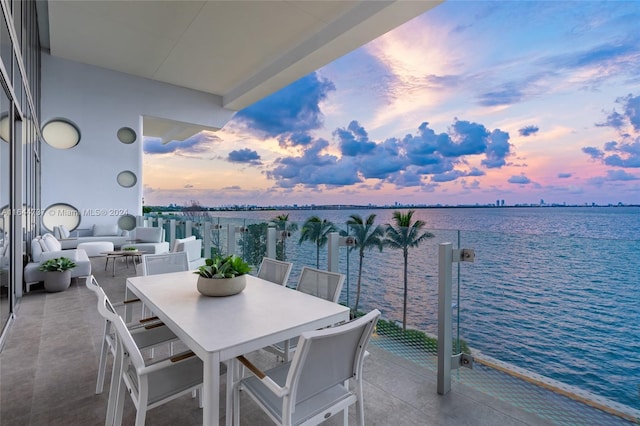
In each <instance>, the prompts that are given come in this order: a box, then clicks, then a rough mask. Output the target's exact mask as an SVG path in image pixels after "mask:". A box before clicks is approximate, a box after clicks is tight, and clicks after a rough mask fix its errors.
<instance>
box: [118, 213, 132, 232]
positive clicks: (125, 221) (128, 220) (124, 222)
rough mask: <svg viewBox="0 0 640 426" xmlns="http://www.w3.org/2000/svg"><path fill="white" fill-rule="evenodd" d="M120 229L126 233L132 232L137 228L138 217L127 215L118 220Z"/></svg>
mask: <svg viewBox="0 0 640 426" xmlns="http://www.w3.org/2000/svg"><path fill="white" fill-rule="evenodd" d="M118 227H119V228H120V229H124V230H125V231H131V230H133V229H134V228H135V227H136V217H135V216H134V215H132V214H125V215H122V216H120V217H119V218H118Z"/></svg>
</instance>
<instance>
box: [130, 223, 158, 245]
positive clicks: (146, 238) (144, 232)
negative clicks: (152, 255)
mask: <svg viewBox="0 0 640 426" xmlns="http://www.w3.org/2000/svg"><path fill="white" fill-rule="evenodd" d="M162 231H163V229H162V228H150V227H149V228H145V227H140V228H136V230H135V232H136V242H141V243H159V242H162Z"/></svg>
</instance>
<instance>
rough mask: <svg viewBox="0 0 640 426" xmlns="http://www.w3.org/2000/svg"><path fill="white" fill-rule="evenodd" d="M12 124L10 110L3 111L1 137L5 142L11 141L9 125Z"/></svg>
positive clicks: (0, 123)
mask: <svg viewBox="0 0 640 426" xmlns="http://www.w3.org/2000/svg"><path fill="white" fill-rule="evenodd" d="M10 124H11V119H10V118H9V113H8V112H3V113H2V114H0V139H2V140H3V141H5V142H9V138H10V137H11V134H10V132H9V125H10Z"/></svg>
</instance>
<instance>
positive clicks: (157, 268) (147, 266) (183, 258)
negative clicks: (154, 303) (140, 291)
mask: <svg viewBox="0 0 640 426" xmlns="http://www.w3.org/2000/svg"><path fill="white" fill-rule="evenodd" d="M188 270H189V258H188V257H187V253H186V252H177V253H162V254H143V255H142V275H158V274H169V273H171V272H183V271H188ZM127 297H128V293H127V289H126V288H125V300H126V299H127ZM142 314H143V316H145V315H148V313H147V307H146V306H144V305H143V306H142ZM128 319H129V312H128V311H127V312H126V315H125V320H128Z"/></svg>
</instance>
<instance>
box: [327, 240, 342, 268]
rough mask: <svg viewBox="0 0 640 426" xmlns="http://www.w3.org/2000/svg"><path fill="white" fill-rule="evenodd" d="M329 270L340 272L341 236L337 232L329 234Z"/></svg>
mask: <svg viewBox="0 0 640 426" xmlns="http://www.w3.org/2000/svg"><path fill="white" fill-rule="evenodd" d="M327 250H328V252H327V263H328V265H327V270H328V271H329V272H339V262H340V234H338V233H337V232H331V233H329V241H328V243H327Z"/></svg>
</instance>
